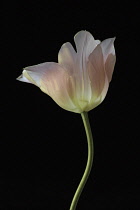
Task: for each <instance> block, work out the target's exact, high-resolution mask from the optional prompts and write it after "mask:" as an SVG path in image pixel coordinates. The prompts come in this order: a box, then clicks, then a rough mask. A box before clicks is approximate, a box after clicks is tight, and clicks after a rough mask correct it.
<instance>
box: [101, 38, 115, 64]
mask: <svg viewBox="0 0 140 210" xmlns="http://www.w3.org/2000/svg"><path fill="white" fill-rule="evenodd" d="M114 41H115V38H109V39H105V40H104V41H102V42H101V48H102V51H103V56H104V62H106V60H107V57H108V55H109V54H112V55H115V48H114Z"/></svg>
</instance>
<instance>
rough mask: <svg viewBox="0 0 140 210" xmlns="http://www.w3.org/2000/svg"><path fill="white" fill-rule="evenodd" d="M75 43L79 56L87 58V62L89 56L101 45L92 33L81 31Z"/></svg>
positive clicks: (75, 37)
mask: <svg viewBox="0 0 140 210" xmlns="http://www.w3.org/2000/svg"><path fill="white" fill-rule="evenodd" d="M74 41H75V44H76V49H77V54H78V56H79V58H80V57H81V58H82V56H83V54H84V56H85V59H86V61H87V60H88V56H89V55H90V53H91V52H92V51H93V50H94V49H95V47H96V46H97V45H98V44H99V43H100V41H99V40H95V39H94V38H93V36H92V35H91V33H89V32H88V31H80V32H78V33H77V34H76V35H75V36H74Z"/></svg>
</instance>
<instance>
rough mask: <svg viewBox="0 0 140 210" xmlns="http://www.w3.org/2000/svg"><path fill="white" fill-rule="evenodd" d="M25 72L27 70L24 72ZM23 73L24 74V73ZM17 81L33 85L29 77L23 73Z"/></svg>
mask: <svg viewBox="0 0 140 210" xmlns="http://www.w3.org/2000/svg"><path fill="white" fill-rule="evenodd" d="M24 71H25V70H24ZM24 71H23V72H24ZM17 80H19V81H21V82H27V83H31V81H30V80H28V79H27V77H25V75H24V73H22V74H21V75H20V76H19V77H18V78H17Z"/></svg>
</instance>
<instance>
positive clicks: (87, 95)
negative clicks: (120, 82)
mask: <svg viewBox="0 0 140 210" xmlns="http://www.w3.org/2000/svg"><path fill="white" fill-rule="evenodd" d="M74 41H75V44H76V51H75V50H74V48H73V47H72V45H71V44H70V43H69V42H67V43H65V44H63V45H62V47H61V49H60V51H59V53H58V63H55V62H46V63H41V64H38V65H34V66H29V67H26V68H24V70H23V72H22V75H21V76H20V77H18V78H17V79H18V80H20V81H23V82H28V83H32V84H34V85H36V86H38V87H39V88H40V89H41V90H42V91H43V92H44V93H46V94H48V95H49V96H50V97H51V98H52V99H53V100H54V101H55V102H56V103H57V104H58V105H59V106H60V107H62V108H63V109H65V110H68V111H72V112H76V113H82V112H88V111H90V110H91V109H93V108H95V107H96V106H98V105H99V104H100V103H101V102H102V101H103V100H104V98H105V96H106V93H107V90H108V87H109V82H110V81H111V78H112V73H113V70H114V65H115V60H116V56H115V49H114V38H109V39H106V40H104V41H102V42H100V41H99V40H95V39H94V38H93V36H92V35H91V34H90V33H89V32H88V31H80V32H78V33H77V34H76V35H75V37H74Z"/></svg>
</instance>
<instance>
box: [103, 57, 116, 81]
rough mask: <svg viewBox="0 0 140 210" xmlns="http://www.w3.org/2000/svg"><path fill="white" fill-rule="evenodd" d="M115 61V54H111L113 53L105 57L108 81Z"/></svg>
mask: <svg viewBox="0 0 140 210" xmlns="http://www.w3.org/2000/svg"><path fill="white" fill-rule="evenodd" d="M115 62H116V56H115V55H113V54H110V55H109V56H108V57H107V60H106V62H105V71H106V74H107V77H108V80H109V82H110V81H111V79H112V74H113V71H114V66H115Z"/></svg>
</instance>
